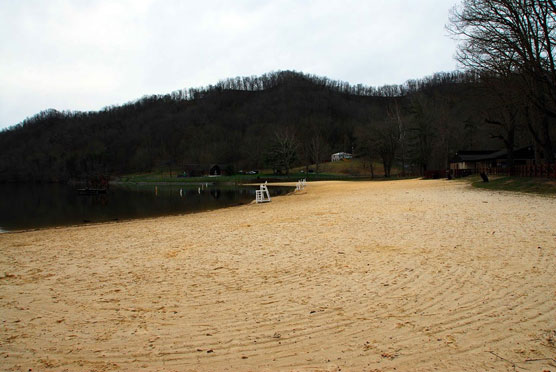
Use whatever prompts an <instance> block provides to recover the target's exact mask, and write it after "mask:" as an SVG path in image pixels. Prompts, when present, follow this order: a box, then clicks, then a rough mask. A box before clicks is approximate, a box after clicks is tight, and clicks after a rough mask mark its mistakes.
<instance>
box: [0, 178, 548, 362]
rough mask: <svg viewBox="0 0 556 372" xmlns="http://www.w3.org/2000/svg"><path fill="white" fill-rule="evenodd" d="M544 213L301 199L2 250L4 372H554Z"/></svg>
mask: <svg viewBox="0 0 556 372" xmlns="http://www.w3.org/2000/svg"><path fill="white" fill-rule="evenodd" d="M555 268H556V198H549V197H540V196H535V195H525V194H517V193H506V192H493V191H485V190H477V189H473V188H470V187H469V186H468V185H467V184H465V183H460V182H454V181H445V180H434V181H432V180H431V181H424V180H404V181H384V182H315V183H309V184H308V185H307V188H306V189H305V190H304V191H302V192H300V193H296V194H293V195H288V196H282V197H278V198H274V199H273V201H272V202H271V203H267V204H261V205H255V204H251V205H245V206H239V207H234V208H228V209H220V210H215V211H210V212H204V213H199V214H189V215H183V216H171V217H161V218H152V219H143V220H134V221H126V222H119V223H109V224H99V225H90V226H79V227H67V228H57V229H45V230H38V231H29V232H23V233H5V234H1V235H0V314H1V315H2V316H1V319H2V324H1V332H0V369H1V370H18V371H19V370H21V371H23V370H24V371H28V370H29V368H32V369H33V370H40V371H42V370H52V371H64V370H68V371H75V370H77V371H89V370H95V371H105V370H106V371H109V370H125V371H141V370H146V371H153V370H164V371H338V370H339V369H341V370H342V371H373V370H378V371H393V370H394V369H396V370H397V371H400V370H402V371H404V370H411V371H415V370H417V371H429V370H435V369H436V370H448V369H449V370H461V371H468V370H479V371H484V370H496V371H505V370H508V371H513V370H514V365H515V366H516V367H517V368H518V369H519V370H531V371H542V370H552V371H554V370H556V360H555V359H556V345H555V343H556V274H555Z"/></svg>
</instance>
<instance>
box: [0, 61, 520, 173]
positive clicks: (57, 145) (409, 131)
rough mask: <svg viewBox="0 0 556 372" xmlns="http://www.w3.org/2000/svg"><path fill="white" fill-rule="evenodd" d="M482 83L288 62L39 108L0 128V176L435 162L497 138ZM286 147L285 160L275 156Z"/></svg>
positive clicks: (424, 165) (463, 77) (428, 165)
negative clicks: (291, 67)
mask: <svg viewBox="0 0 556 372" xmlns="http://www.w3.org/2000/svg"><path fill="white" fill-rule="evenodd" d="M482 84H483V83H480V82H479V80H478V78H477V77H475V76H473V75H470V74H464V73H455V72H454V73H443V74H436V75H434V76H432V77H429V78H426V79H422V80H415V81H409V82H407V83H406V84H404V85H400V86H385V87H381V88H370V87H364V86H361V85H358V86H350V85H349V84H346V83H343V82H337V81H333V80H329V79H327V78H322V77H316V76H311V75H306V74H302V73H297V72H291V71H284V72H277V73H271V74H265V75H263V76H261V77H245V78H235V79H229V80H226V81H222V82H219V83H218V84H216V85H214V86H209V87H206V88H202V89H190V90H180V91H175V92H173V93H171V94H168V95H163V96H149V97H144V98H142V99H139V100H137V101H135V102H132V103H129V104H125V105H123V106H117V107H108V108H106V109H104V110H102V111H99V112H58V111H55V110H47V111H43V112H41V113H39V114H37V115H35V116H34V117H31V118H29V119H27V120H25V121H24V122H22V123H21V124H18V125H16V126H14V127H12V128H10V129H7V130H4V131H3V132H0V181H2V182H30V181H35V182H56V181H59V182H64V181H68V180H70V179H80V178H81V179H82V178H86V177H89V176H92V175H98V174H103V175H118V174H125V173H132V172H140V171H150V170H153V169H160V168H171V169H174V170H180V169H182V168H183V167H184V166H185V164H215V163H216V164H224V165H226V166H227V167H228V168H230V169H236V170H238V169H260V168H275V169H278V168H280V167H282V166H285V168H286V171H287V169H288V167H290V166H293V165H302V164H312V163H315V162H321V161H323V160H325V159H329V157H330V154H331V153H333V152H338V151H347V152H351V151H354V152H355V154H356V155H360V156H366V157H368V158H374V159H376V160H378V161H383V162H385V163H386V164H387V163H388V162H390V164H398V165H400V164H403V165H404V166H405V168H410V167H411V168H413V169H415V170H417V171H419V170H421V171H422V170H423V169H443V168H445V167H446V164H447V161H448V159H449V157H451V156H452V155H453V154H454V153H455V152H456V151H457V150H461V149H484V148H485V147H486V148H488V149H492V148H500V147H502V146H503V143H502V142H501V141H498V140H497V139H496V138H494V137H496V134H497V133H498V132H497V131H499V128H498V127H496V126H488V125H486V124H484V122H485V117H486V116H487V114H486V112H488V111H489V107H491V106H492V105H496V103H494V102H491V101H489V100H488V99H485V96H484V95H483V93H482V91H483V90H482V88H481V86H482ZM489 105H490V106H489ZM490 112H492V110H491V111H490ZM516 138H517V140H516V141H518V142H519V141H521V142H523V143H530V138H529V137H527V135H524V136H523V138H522V137H520V136H517V137H516ZM284 144H285V145H286V146H289V149H290V150H291V152H292V157H291V159H290V160H288V162H289V163H288V164H283V161H282V160H281V159H277V158H276V156H275V154H273V151H277V150H276V149H277V147H279V146H284Z"/></svg>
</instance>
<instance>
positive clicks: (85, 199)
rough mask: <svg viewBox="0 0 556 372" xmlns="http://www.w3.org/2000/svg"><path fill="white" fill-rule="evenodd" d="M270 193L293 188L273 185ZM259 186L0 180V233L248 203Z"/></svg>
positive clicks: (187, 211)
mask: <svg viewBox="0 0 556 372" xmlns="http://www.w3.org/2000/svg"><path fill="white" fill-rule="evenodd" d="M269 189H270V192H271V195H273V196H275V195H281V194H285V193H287V192H289V191H291V190H292V188H287V187H270V188H269ZM255 190H256V187H244V186H241V187H235V186H211V185H209V184H202V185H194V186H183V185H181V186H180V185H178V186H175V185H169V186H165V185H164V186H163V185H157V186H153V185H144V186H141V185H133V186H131V185H129V186H113V187H111V189H110V190H109V191H108V193H107V194H101V195H79V194H78V193H77V192H76V191H75V188H73V187H70V186H66V185H40V186H37V185H0V232H2V231H10V230H20V229H31V228H37V227H47V226H64V225H74V224H81V223H90V222H106V221H117V220H122V219H132V218H143V217H153V216H162V215H170V214H182V213H192V212H200V211H204V210H210V209H217V208H223V207H229V206H233V205H239V204H245V203H249V202H251V201H252V200H254V199H255Z"/></svg>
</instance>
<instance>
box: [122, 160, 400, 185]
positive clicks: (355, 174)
mask: <svg viewBox="0 0 556 372" xmlns="http://www.w3.org/2000/svg"><path fill="white" fill-rule="evenodd" d="M310 169H312V170H315V166H314V165H312V166H311V167H310ZM374 169H375V177H377V178H378V179H381V178H383V175H384V170H383V167H382V165H381V164H379V163H375V164H374ZM396 173H397V170H392V174H396ZM302 178H307V180H309V181H324V180H369V179H371V173H370V170H369V164H368V162H365V161H364V160H362V159H350V160H344V161H337V162H327V163H322V164H320V165H319V174H315V173H309V174H307V173H305V167H296V168H293V169H292V170H291V172H290V174H289V175H287V176H286V175H275V174H273V173H272V172H271V171H270V170H262V171H261V173H260V174H255V175H247V174H236V175H232V176H219V177H177V174H176V172H173V173H170V172H168V171H167V170H166V171H154V172H149V173H137V174H128V175H123V176H119V177H117V178H115V179H114V181H118V182H129V183H140V182H149V183H204V182H210V183H258V182H264V181H269V182H290V181H294V182H295V181H297V180H299V179H302ZM393 178H397V177H393Z"/></svg>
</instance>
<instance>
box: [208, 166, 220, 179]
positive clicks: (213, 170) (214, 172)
mask: <svg viewBox="0 0 556 372" xmlns="http://www.w3.org/2000/svg"><path fill="white" fill-rule="evenodd" d="M221 175H222V169H220V166H219V165H218V164H215V165H213V166H212V167H210V170H209V176H210V177H218V176H221Z"/></svg>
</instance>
